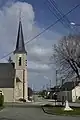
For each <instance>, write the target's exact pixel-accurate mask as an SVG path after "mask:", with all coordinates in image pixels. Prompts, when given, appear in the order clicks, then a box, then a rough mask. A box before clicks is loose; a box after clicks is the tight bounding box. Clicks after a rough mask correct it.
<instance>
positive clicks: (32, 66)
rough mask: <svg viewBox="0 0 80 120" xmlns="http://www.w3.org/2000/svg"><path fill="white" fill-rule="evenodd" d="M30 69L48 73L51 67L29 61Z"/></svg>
mask: <svg viewBox="0 0 80 120" xmlns="http://www.w3.org/2000/svg"><path fill="white" fill-rule="evenodd" d="M28 69H33V70H40V71H47V70H50V69H51V68H50V66H49V65H47V64H41V63H39V62H33V61H28Z"/></svg>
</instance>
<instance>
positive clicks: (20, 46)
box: [14, 20, 27, 54]
mask: <svg viewBox="0 0 80 120" xmlns="http://www.w3.org/2000/svg"><path fill="white" fill-rule="evenodd" d="M15 53H27V52H26V50H25V45H24V36H23V30H22V23H21V20H20V21H19V28H18V36H17V43H16V49H15V51H14V54H15Z"/></svg>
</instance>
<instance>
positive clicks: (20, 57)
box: [19, 57, 21, 66]
mask: <svg viewBox="0 0 80 120" xmlns="http://www.w3.org/2000/svg"><path fill="white" fill-rule="evenodd" d="M19 66H21V57H19Z"/></svg>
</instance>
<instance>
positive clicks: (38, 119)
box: [0, 107, 80, 120]
mask: <svg viewBox="0 0 80 120" xmlns="http://www.w3.org/2000/svg"><path fill="white" fill-rule="evenodd" d="M0 120H80V117H64V116H53V115H49V114H45V113H44V112H43V111H42V109H41V108H33V107H32V108H31V107H25V108H24V107H21V108H20V107H6V108H4V109H3V110H1V111H0Z"/></svg>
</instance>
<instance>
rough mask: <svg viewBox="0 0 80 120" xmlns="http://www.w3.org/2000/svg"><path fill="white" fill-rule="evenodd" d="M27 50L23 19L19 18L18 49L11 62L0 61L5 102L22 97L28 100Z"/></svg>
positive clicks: (1, 85)
mask: <svg viewBox="0 0 80 120" xmlns="http://www.w3.org/2000/svg"><path fill="white" fill-rule="evenodd" d="M26 58H27V52H26V50H25V45H24V36H23V30H22V23H21V19H20V20H19V28H18V36H17V43H16V49H15V51H14V52H13V59H12V60H11V58H9V63H0V91H2V93H3V94H4V101H5V102H15V101H18V100H19V99H20V98H23V99H26V100H28V83H27V59H26Z"/></svg>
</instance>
